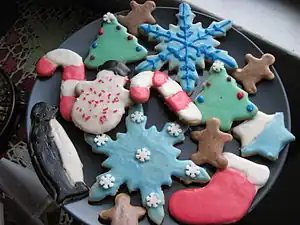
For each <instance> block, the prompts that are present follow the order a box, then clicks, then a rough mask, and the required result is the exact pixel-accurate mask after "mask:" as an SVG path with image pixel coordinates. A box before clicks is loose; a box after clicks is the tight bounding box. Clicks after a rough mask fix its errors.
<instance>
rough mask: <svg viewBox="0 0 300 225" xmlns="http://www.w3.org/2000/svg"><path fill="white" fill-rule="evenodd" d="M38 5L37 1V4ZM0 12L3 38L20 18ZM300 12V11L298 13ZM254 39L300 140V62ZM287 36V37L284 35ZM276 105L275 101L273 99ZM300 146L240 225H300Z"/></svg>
mask: <svg viewBox="0 0 300 225" xmlns="http://www.w3.org/2000/svg"><path fill="white" fill-rule="evenodd" d="M36 1H37V0H36ZM76 1H78V3H79V4H82V7H89V8H90V9H91V10H94V11H96V12H99V15H100V14H101V12H107V11H113V12H115V11H119V10H122V9H126V7H127V6H128V1H127V0H119V1H118V4H114V1H113V0H107V1H104V0H76ZM37 2H38V4H42V5H43V6H45V4H48V6H49V7H51V6H52V5H56V4H63V5H66V4H68V1H66V0H59V1H58V0H50V1H48V2H47V3H45V2H44V1H43V2H42V0H41V1H37ZM1 3H2V4H1V9H0V36H2V35H4V34H5V33H6V32H7V30H8V29H9V28H10V27H11V26H12V25H13V23H14V21H15V20H16V19H17V18H18V12H17V10H16V4H15V2H14V1H5V4H4V1H1ZM174 4H175V3H173V2H169V1H168V0H163V1H161V3H160V1H158V3H157V5H168V6H170V5H174ZM299 11H300V10H299ZM299 22H300V21H299ZM246 35H247V36H248V37H250V39H252V40H253V41H254V42H255V43H256V44H257V45H258V46H259V47H260V48H261V49H262V50H263V52H270V53H272V54H274V55H275V57H276V62H275V65H274V66H275V68H276V70H277V72H278V74H279V75H280V77H281V80H282V81H283V84H284V86H285V89H286V92H287V95H288V98H289V103H290V107H291V118H292V132H293V134H294V135H295V136H296V138H297V139H298V138H299V133H300V121H299V116H300V110H299V107H300V101H299V99H298V98H300V95H299V91H300V84H299V82H300V59H299V58H296V57H294V56H291V55H289V54H288V53H286V52H284V51H283V50H281V49H279V48H277V47H274V46H272V45H270V44H269V43H266V42H264V41H262V40H260V39H259V38H256V37H254V36H253V35H251V34H246ZM282 35H284V34H282ZM270 100H271V101H276V99H270ZM299 150H300V146H299V144H298V143H297V141H296V142H294V143H292V144H291V146H290V150H289V154H288V158H287V161H286V164H285V166H284V167H283V170H282V173H281V174H280V176H279V179H278V180H277V181H276V183H275V185H274V186H273V188H272V189H271V191H270V192H269V193H268V195H267V196H266V197H265V199H264V200H263V201H262V202H261V203H259V205H258V206H257V207H256V208H255V209H254V210H253V211H252V212H251V213H250V214H249V215H247V216H246V217H245V218H244V219H243V220H242V221H240V222H239V223H237V224H238V225H256V224H257V225H274V224H282V225H299V224H300V212H299V211H300V206H299V205H298V204H299V203H300V153H299Z"/></svg>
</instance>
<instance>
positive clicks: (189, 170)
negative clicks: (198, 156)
mask: <svg viewBox="0 0 300 225" xmlns="http://www.w3.org/2000/svg"><path fill="white" fill-rule="evenodd" d="M185 174H186V175H187V176H189V177H191V178H195V177H197V176H199V175H200V167H199V166H197V165H196V164H195V163H193V162H190V163H189V164H187V165H186V167H185Z"/></svg>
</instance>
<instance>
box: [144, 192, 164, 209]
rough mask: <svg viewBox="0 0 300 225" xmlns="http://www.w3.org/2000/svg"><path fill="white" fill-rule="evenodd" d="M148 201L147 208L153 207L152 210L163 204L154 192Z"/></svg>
mask: <svg viewBox="0 0 300 225" xmlns="http://www.w3.org/2000/svg"><path fill="white" fill-rule="evenodd" d="M146 201H147V206H148V207H152V208H156V207H157V206H158V205H159V204H161V200H160V198H159V196H158V194H156V193H154V192H151V193H150V194H149V195H148V196H147V198H146Z"/></svg>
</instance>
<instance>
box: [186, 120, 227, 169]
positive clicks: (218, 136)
mask: <svg viewBox="0 0 300 225" xmlns="http://www.w3.org/2000/svg"><path fill="white" fill-rule="evenodd" d="M192 139H193V140H195V141H198V144H199V145H198V152H197V153H194V154H193V155H192V156H191V159H192V161H193V162H194V163H196V164H198V165H201V164H204V163H209V164H211V165H213V166H215V167H217V168H221V169H223V168H226V167H227V164H228V162H227V160H226V158H225V157H224V156H223V155H222V152H223V147H224V144H225V143H226V142H228V141H231V140H232V136H231V135H230V134H227V133H224V132H222V131H220V120H218V119H217V118H212V119H210V120H208V121H207V122H206V128H205V129H204V130H201V131H193V132H192Z"/></svg>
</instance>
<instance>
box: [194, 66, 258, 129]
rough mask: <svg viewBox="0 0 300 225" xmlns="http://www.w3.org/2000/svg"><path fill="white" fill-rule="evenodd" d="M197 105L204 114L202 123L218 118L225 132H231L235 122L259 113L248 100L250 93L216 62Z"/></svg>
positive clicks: (196, 102) (197, 98)
mask: <svg viewBox="0 0 300 225" xmlns="http://www.w3.org/2000/svg"><path fill="white" fill-rule="evenodd" d="M195 104H196V106H197V107H198V109H199V110H200V111H201V113H202V120H201V122H202V123H205V122H206V121H207V120H209V119H211V118H213V117H215V118H218V119H219V120H220V122H221V125H220V129H221V130H223V131H228V130H230V128H231V125H232V122H233V121H235V120H245V119H251V118H253V117H254V116H255V115H256V113H257V111H258V109H257V107H256V106H255V105H254V104H253V103H252V102H250V100H249V99H248V93H247V92H245V91H244V90H242V89H241V88H239V87H238V85H237V83H236V81H235V79H234V78H233V77H231V76H229V75H228V74H227V72H226V69H225V68H224V63H223V62H221V61H215V62H214V64H213V65H212V67H211V68H210V71H209V77H208V79H207V80H206V81H205V83H204V84H203V90H202V91H201V92H200V94H199V95H198V96H197V97H196V100H195Z"/></svg>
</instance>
